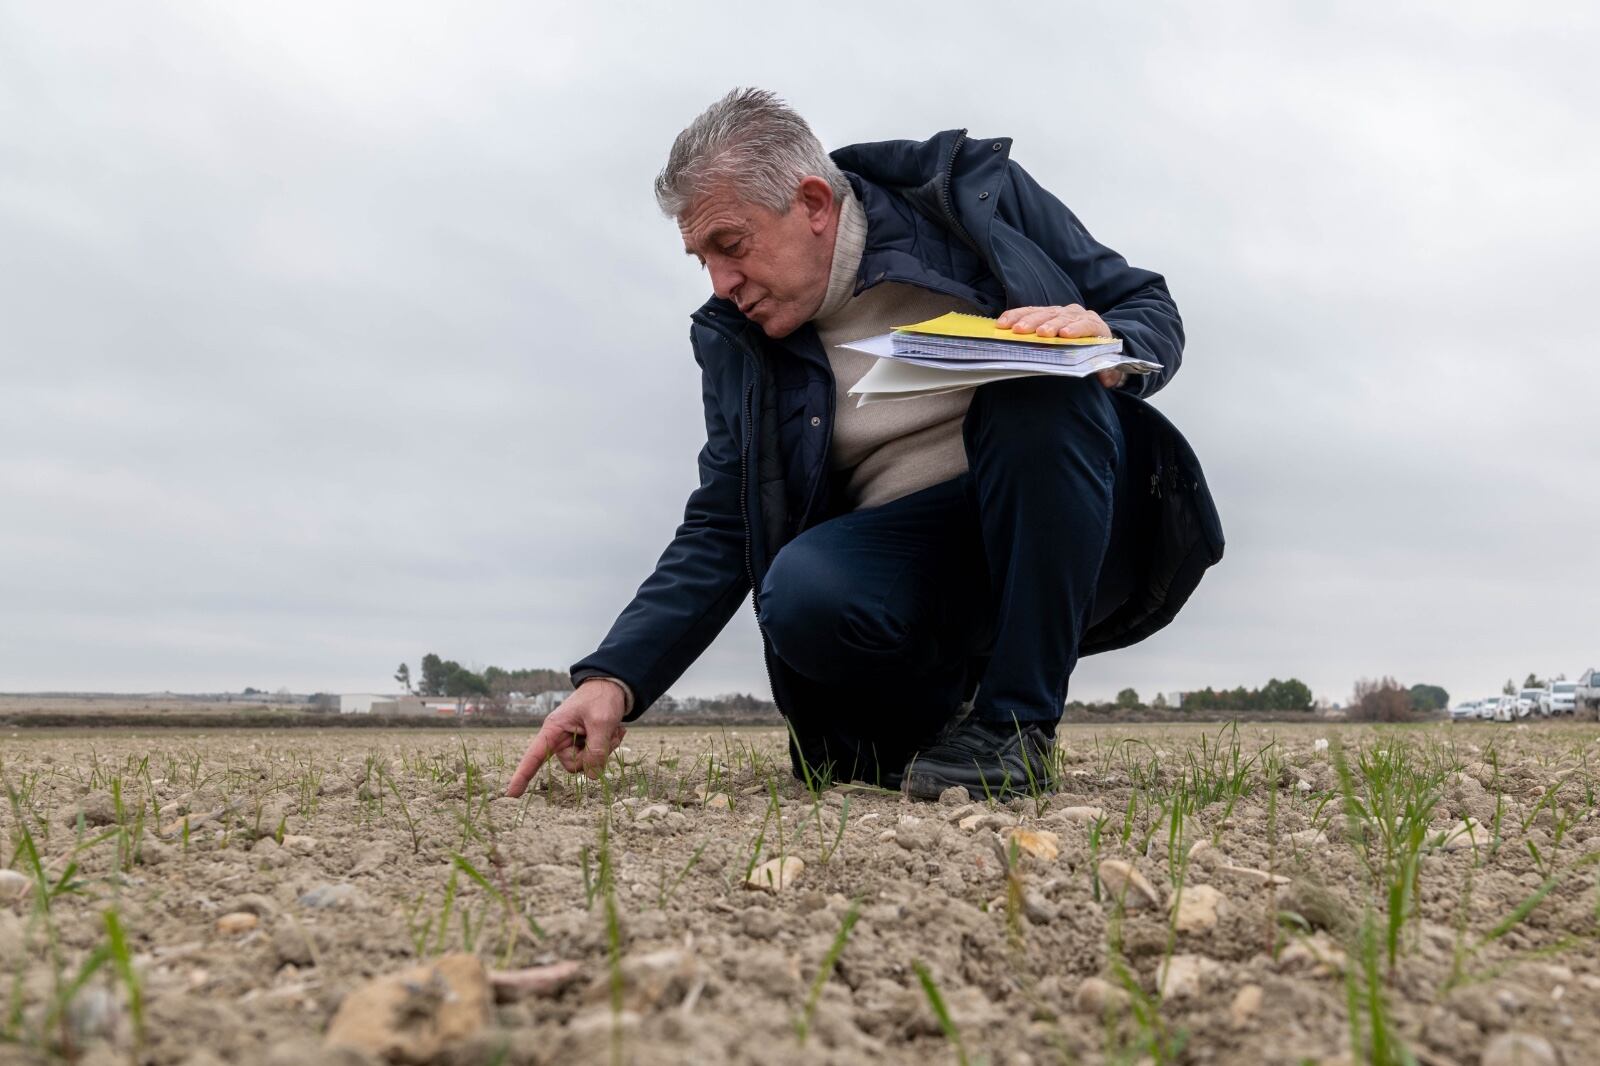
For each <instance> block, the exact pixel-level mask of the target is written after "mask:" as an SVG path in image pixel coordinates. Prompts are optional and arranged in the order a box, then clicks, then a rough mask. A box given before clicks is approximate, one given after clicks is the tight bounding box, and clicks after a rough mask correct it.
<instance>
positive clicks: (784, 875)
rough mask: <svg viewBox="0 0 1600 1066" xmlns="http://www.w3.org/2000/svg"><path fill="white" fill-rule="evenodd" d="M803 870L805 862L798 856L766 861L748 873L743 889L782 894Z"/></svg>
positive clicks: (786, 856)
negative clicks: (757, 889) (756, 889)
mask: <svg viewBox="0 0 1600 1066" xmlns="http://www.w3.org/2000/svg"><path fill="white" fill-rule="evenodd" d="M805 868H806V863H805V860H804V859H802V858H800V856H798V855H785V856H784V857H783V858H782V859H768V860H767V861H766V862H764V863H762V864H761V865H760V866H757V867H756V868H755V869H754V870H751V871H750V876H749V877H747V878H745V881H744V883H745V887H746V888H759V889H762V890H763V891H766V892H782V891H783V890H784V889H786V888H789V887H790V886H791V885H793V884H794V882H795V879H796V878H797V877H799V876H800V873H801V871H803V870H804V869H805Z"/></svg>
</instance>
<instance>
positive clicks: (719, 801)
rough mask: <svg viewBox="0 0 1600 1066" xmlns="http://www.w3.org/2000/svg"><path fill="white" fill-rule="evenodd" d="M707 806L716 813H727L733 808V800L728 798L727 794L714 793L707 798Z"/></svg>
mask: <svg viewBox="0 0 1600 1066" xmlns="http://www.w3.org/2000/svg"><path fill="white" fill-rule="evenodd" d="M706 806H707V807H710V808H711V809H712V810H715V811H725V810H728V809H729V808H730V807H732V806H733V800H731V799H730V798H728V794H727V793H726V792H713V793H712V794H711V795H709V796H707V797H706Z"/></svg>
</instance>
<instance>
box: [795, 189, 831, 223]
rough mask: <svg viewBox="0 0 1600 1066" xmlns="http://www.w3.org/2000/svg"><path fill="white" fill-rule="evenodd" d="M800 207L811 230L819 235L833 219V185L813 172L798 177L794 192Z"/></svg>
mask: <svg viewBox="0 0 1600 1066" xmlns="http://www.w3.org/2000/svg"><path fill="white" fill-rule="evenodd" d="M795 198H796V199H797V200H798V201H799V202H800V208H801V210H803V211H804V212H805V213H806V221H807V222H808V223H809V224H810V226H811V232H812V233H814V234H817V235H821V234H822V233H823V231H825V230H826V229H827V228H828V224H829V222H831V221H832V219H833V187H832V186H830V185H829V184H828V183H827V182H826V181H824V180H823V179H821V178H819V177H817V176H816V175H815V174H811V175H808V176H806V177H804V178H801V179H800V188H799V189H798V190H797V191H796V192H795Z"/></svg>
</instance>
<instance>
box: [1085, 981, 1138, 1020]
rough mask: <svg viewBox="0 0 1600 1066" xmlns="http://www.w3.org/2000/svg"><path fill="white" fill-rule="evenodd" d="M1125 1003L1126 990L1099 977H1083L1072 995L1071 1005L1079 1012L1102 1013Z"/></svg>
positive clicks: (1123, 1005) (1120, 1007)
mask: <svg viewBox="0 0 1600 1066" xmlns="http://www.w3.org/2000/svg"><path fill="white" fill-rule="evenodd" d="M1127 1005H1128V993H1127V991H1126V990H1124V989H1121V988H1118V987H1117V986H1116V985H1114V984H1112V983H1111V982H1110V981H1107V980H1104V979H1103V978H1099V977H1085V978H1084V979H1083V980H1082V981H1081V982H1080V983H1079V984H1078V990H1077V991H1076V992H1074V993H1073V995H1072V1007H1073V1009H1074V1010H1076V1011H1077V1012H1078V1013H1080V1014H1104V1013H1105V1012H1106V1011H1108V1010H1121V1009H1122V1008H1124V1007H1126V1006H1127Z"/></svg>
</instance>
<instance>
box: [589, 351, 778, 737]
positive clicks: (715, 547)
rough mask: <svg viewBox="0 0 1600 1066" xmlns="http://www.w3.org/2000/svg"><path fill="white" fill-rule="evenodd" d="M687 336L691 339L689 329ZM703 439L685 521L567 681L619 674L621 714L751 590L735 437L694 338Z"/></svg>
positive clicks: (669, 678)
mask: <svg viewBox="0 0 1600 1066" xmlns="http://www.w3.org/2000/svg"><path fill="white" fill-rule="evenodd" d="M690 342H691V344H694V338H693V334H692V333H691V335H690ZM695 362H696V363H699V364H700V368H701V396H702V399H703V401H704V403H705V416H706V443H705V447H703V448H701V449H700V460H699V462H700V487H699V488H697V489H695V490H694V491H693V492H691V493H690V494H689V501H688V503H687V504H686V505H685V506H684V512H683V523H682V524H681V525H679V526H678V531H677V533H676V534H674V535H673V538H672V542H671V543H670V544H668V545H667V548H666V550H665V551H664V552H662V553H661V558H660V559H659V560H657V562H656V568H655V572H654V573H652V574H651V575H650V576H649V577H648V578H646V579H645V582H644V584H642V585H640V586H639V590H638V592H636V593H635V594H634V597H633V602H631V603H629V604H628V606H627V607H626V608H625V609H624V610H623V612H622V613H621V614H620V615H619V616H618V617H617V620H616V622H615V623H614V624H613V625H612V626H611V631H610V632H609V633H607V634H606V638H605V640H604V641H602V642H601V644H600V647H599V648H598V649H597V650H596V651H595V652H594V654H592V655H589V656H588V657H586V658H584V659H582V660H580V661H578V662H577V663H575V664H574V665H573V667H572V671H571V672H572V683H573V684H574V685H579V684H582V683H583V682H584V681H586V680H588V679H589V678H591V677H610V678H612V679H614V680H618V681H621V682H622V683H623V684H624V686H625V687H626V688H627V689H628V690H629V691H630V692H631V693H632V695H633V699H632V707H631V709H630V710H629V711H628V713H627V716H626V717H625V718H624V719H623V721H626V722H631V721H633V720H634V719H636V718H638V717H639V716H640V715H641V714H643V713H644V712H645V709H646V708H648V707H649V706H650V705H651V704H652V703H654V702H655V701H656V699H657V697H659V696H660V695H661V694H662V693H664V692H665V691H666V690H667V688H668V687H669V686H671V685H672V683H673V682H675V681H677V680H678V678H679V677H681V676H682V675H683V672H684V671H685V670H687V669H688V668H689V666H690V665H691V664H692V663H693V662H694V661H695V660H696V659H698V658H699V657H700V654H701V653H702V652H704V651H705V650H706V648H707V647H708V646H709V645H710V644H711V642H712V641H713V640H715V639H716V637H717V634H718V633H720V632H722V629H723V627H724V626H726V625H727V624H728V619H730V618H732V617H733V613H734V611H736V610H738V609H739V604H740V603H741V602H742V601H743V599H744V597H745V595H746V594H747V593H748V592H749V591H750V581H749V578H748V577H747V576H746V574H745V568H744V548H745V544H744V536H745V533H744V521H743V518H742V517H741V512H740V509H739V502H740V501H739V490H740V478H739V461H740V450H739V441H738V440H737V439H736V438H735V437H734V433H733V429H732V427H731V426H729V425H728V421H727V419H726V418H725V417H724V416H723V414H722V410H721V408H720V406H719V405H718V403H717V402H716V396H715V391H714V385H713V381H712V377H711V374H710V372H709V371H707V370H706V366H705V363H704V361H703V360H702V358H701V353H700V350H699V346H698V344H696V345H695Z"/></svg>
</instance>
